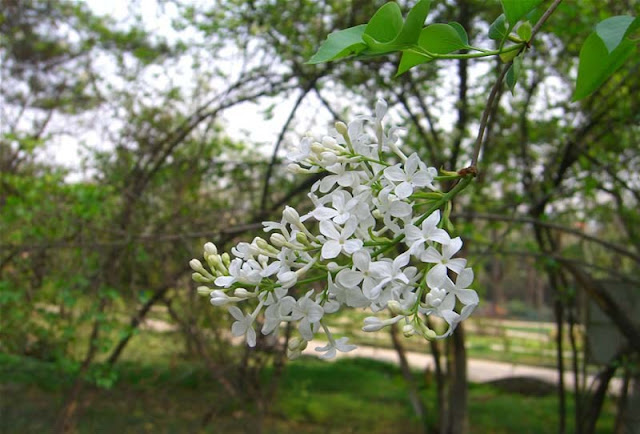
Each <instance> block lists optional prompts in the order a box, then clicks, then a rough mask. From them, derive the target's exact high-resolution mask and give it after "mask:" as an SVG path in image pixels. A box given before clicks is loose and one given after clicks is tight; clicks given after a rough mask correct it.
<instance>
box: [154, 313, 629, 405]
mask: <svg viewBox="0 0 640 434" xmlns="http://www.w3.org/2000/svg"><path fill="white" fill-rule="evenodd" d="M142 327H143V328H146V329H150V330H154V331H160V332H166V331H170V330H174V329H175V325H173V324H170V323H167V322H165V321H162V320H152V319H146V321H144V323H143V325H142ZM232 340H233V341H237V343H238V345H243V344H244V343H243V342H241V341H242V340H241V339H232ZM324 345H326V343H325V342H321V341H315V340H314V341H311V342H309V345H308V346H307V349H306V350H305V351H304V354H306V355H310V356H317V354H318V353H316V351H315V348H316V347H322V346H324ZM406 356H407V360H408V362H409V364H410V365H411V367H412V368H414V369H422V370H424V369H426V368H427V367H428V368H430V369H431V370H433V369H434V362H433V357H432V356H431V354H423V353H417V352H411V351H407V353H406ZM343 357H363V358H368V359H374V360H380V361H384V362H388V363H393V364H398V354H397V353H396V351H395V350H392V349H387V348H378V347H370V346H358V348H357V349H355V350H353V351H351V352H349V353H341V352H338V354H337V356H336V359H340V358H343ZM334 360H335V359H334ZM467 374H468V376H469V381H471V382H474V383H485V382H488V381H493V380H499V379H502V378H510V377H529V378H535V379H538V380H542V381H545V382H547V383H550V384H557V383H558V373H557V372H556V370H555V369H550V368H544V367H539V366H530V365H520V364H513V363H505V362H496V361H493V360H481V359H469V360H468V365H467ZM592 381H593V376H591V375H589V376H587V384H591V382H592ZM564 382H565V387H566V388H567V390H573V384H574V378H573V374H572V373H571V372H565V374H564ZM621 387H622V382H621V380H620V379H619V378H614V379H612V380H611V382H610V383H609V392H610V393H611V394H613V395H616V396H618V395H619V394H620V390H621Z"/></svg>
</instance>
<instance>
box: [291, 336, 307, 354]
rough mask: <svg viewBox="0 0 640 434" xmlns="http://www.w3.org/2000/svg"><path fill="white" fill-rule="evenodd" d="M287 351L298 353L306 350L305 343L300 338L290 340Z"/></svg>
mask: <svg viewBox="0 0 640 434" xmlns="http://www.w3.org/2000/svg"><path fill="white" fill-rule="evenodd" d="M288 348H289V351H294V352H299V351H304V349H305V348H307V341H305V340H304V339H300V338H297V337H296V338H291V339H290V340H289V344H288Z"/></svg>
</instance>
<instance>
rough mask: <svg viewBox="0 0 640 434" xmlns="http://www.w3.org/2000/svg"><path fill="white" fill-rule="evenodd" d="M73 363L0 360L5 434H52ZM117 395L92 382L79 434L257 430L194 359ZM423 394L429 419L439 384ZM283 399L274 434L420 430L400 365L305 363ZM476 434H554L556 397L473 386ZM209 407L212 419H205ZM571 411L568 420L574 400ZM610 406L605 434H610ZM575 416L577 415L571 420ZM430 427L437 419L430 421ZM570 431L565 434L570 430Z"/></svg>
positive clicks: (154, 370) (137, 368) (147, 369)
mask: <svg viewBox="0 0 640 434" xmlns="http://www.w3.org/2000/svg"><path fill="white" fill-rule="evenodd" d="M73 372H74V366H73V365H72V364H67V365H65V364H54V363H47V362H42V361H39V360H35V359H30V358H23V357H16V356H10V355H6V354H0V396H3V397H10V399H2V400H1V401H0V409H1V416H0V432H3V433H8V434H10V433H26V434H28V433H40V432H50V430H51V426H52V425H53V424H54V422H55V418H56V414H57V411H58V409H59V408H60V406H61V405H62V401H63V397H64V395H65V392H66V391H67V390H68V388H69V387H70V385H71V383H72V380H73ZM116 373H117V377H118V381H117V382H116V384H115V385H114V387H112V388H111V389H104V388H98V387H95V386H92V385H87V388H86V392H85V394H84V395H83V396H84V398H83V401H82V403H81V407H80V409H79V418H78V424H77V432H78V433H107V434H108V433H118V434H123V433H146V432H149V433H158V432H160V433H192V432H193V433H196V432H203V433H242V432H252V430H255V426H254V425H252V424H254V423H256V422H255V419H254V417H253V414H252V412H251V411H250V409H247V408H242V407H238V406H237V405H235V404H234V403H233V402H232V401H231V400H230V399H229V398H228V397H227V396H226V395H225V393H224V391H223V390H222V389H221V388H220V387H219V386H218V385H217V383H216V382H215V381H214V380H213V379H212V378H211V376H210V375H209V373H208V372H207V371H206V370H205V369H204V368H203V367H202V366H201V365H200V364H199V363H197V362H188V361H184V360H182V361H181V362H179V363H173V364H171V363H160V362H159V361H156V362H155V363H142V362H124V363H122V364H120V365H118V366H117V368H116ZM420 384H423V386H424V387H423V389H422V390H421V393H422V394H423V396H424V402H425V403H426V404H427V407H428V410H429V412H430V414H431V415H433V414H434V412H435V387H434V385H433V384H424V381H421V383H420ZM277 396H278V399H277V400H276V401H275V402H274V403H273V407H272V412H271V414H270V416H269V417H268V418H267V419H266V421H265V424H264V426H265V432H269V433H365V432H366V433H380V434H383V433H396V432H403V433H417V432H419V421H418V420H417V419H416V417H415V416H414V415H413V412H412V410H411V406H410V404H409V401H408V398H407V392H406V387H405V383H404V380H403V379H402V376H401V375H400V372H399V370H398V368H397V367H395V366H392V365H389V364H386V363H383V362H378V361H373V360H366V359H342V360H339V361H337V362H333V363H328V362H322V361H319V360H317V359H312V358H303V359H301V360H298V361H295V362H291V363H290V364H288V366H287V368H286V370H285V372H284V376H283V378H282V383H281V387H280V389H279V392H278V395H277ZM469 405H470V416H469V422H470V428H471V433H478V434H480V433H482V434H485V433H513V432H517V433H547V432H548V433H552V432H555V431H556V426H557V420H558V419H557V418H558V416H557V401H556V398H555V396H553V395H552V396H543V397H532V396H522V395H518V394H513V393H507V392H504V391H502V390H501V389H500V388H497V387H493V386H490V385H471V386H470V389H469ZM212 408H214V409H217V411H218V412H217V413H216V414H215V416H214V417H213V418H212V419H211V421H210V423H208V424H206V425H205V426H204V427H203V426H202V420H203V417H204V415H205V414H207V413H208V412H209V411H210V410H211V409H212ZM568 412H569V413H568V414H572V413H571V412H572V403H571V401H570V402H569V409H568ZM612 412H613V410H612V404H611V403H608V404H607V407H606V408H605V413H604V415H603V417H602V420H601V421H600V422H599V423H600V425H599V431H598V432H601V433H606V432H611V430H612V425H613V416H612ZM569 419H571V418H569ZM431 422H434V420H433V417H432V418H431ZM571 431H572V429H571V426H569V429H568V432H571Z"/></svg>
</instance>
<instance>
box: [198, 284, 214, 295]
mask: <svg viewBox="0 0 640 434" xmlns="http://www.w3.org/2000/svg"><path fill="white" fill-rule="evenodd" d="M196 291H198V295H211V292H212V289H211V288H209V287H208V286H198V289H197V290H196Z"/></svg>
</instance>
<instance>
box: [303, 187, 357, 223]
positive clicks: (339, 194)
mask: <svg viewBox="0 0 640 434" xmlns="http://www.w3.org/2000/svg"><path fill="white" fill-rule="evenodd" d="M330 197H331V199H332V200H331V203H332V205H333V207H332V208H329V207H326V206H323V205H320V206H318V207H317V208H316V209H314V210H313V211H311V215H312V216H313V217H314V218H315V219H316V220H318V221H323V220H329V219H331V220H333V222H334V223H336V224H339V225H342V224H344V223H345V222H346V221H347V220H349V218H350V217H351V212H352V211H353V210H354V208H355V207H356V206H357V205H358V201H357V200H354V198H353V197H352V196H351V194H350V193H349V192H347V191H344V190H336V191H334V192H333V193H332V194H331V196H330Z"/></svg>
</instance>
